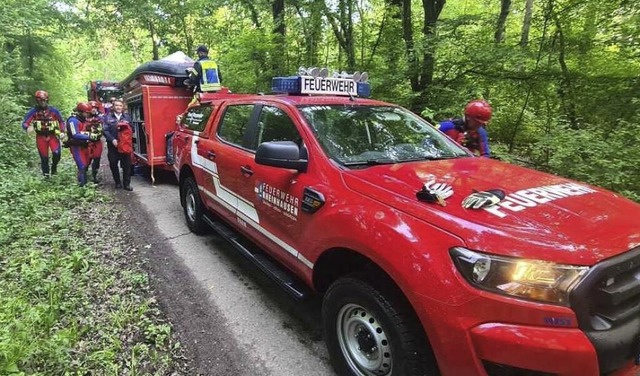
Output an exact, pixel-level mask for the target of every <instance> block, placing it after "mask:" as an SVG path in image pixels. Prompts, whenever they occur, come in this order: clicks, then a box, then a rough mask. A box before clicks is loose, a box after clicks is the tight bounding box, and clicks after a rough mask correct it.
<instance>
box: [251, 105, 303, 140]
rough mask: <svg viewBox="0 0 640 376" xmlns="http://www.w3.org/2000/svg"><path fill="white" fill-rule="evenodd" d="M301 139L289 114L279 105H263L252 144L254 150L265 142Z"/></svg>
mask: <svg viewBox="0 0 640 376" xmlns="http://www.w3.org/2000/svg"><path fill="white" fill-rule="evenodd" d="M300 140H301V138H300V134H299V133H298V130H297V129H296V126H295V124H294V123H293V120H291V118H290V117H289V115H287V114H286V113H285V112H284V111H282V110H281V109H279V108H277V107H273V106H264V107H262V111H261V112H260V118H259V119H258V129H257V132H256V139H255V141H254V143H253V145H251V148H252V149H253V150H256V149H257V148H258V146H259V145H260V144H261V143H263V142H269V141H293V142H295V143H300Z"/></svg>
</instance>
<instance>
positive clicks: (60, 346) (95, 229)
mask: <svg viewBox="0 0 640 376" xmlns="http://www.w3.org/2000/svg"><path fill="white" fill-rule="evenodd" d="M2 100H3V99H2V98H0V101H2ZM18 109H19V107H18V106H14V103H13V102H11V101H8V100H6V98H5V100H4V102H0V127H1V128H2V133H3V137H2V138H0V150H2V153H1V154H0V174H1V175H0V176H1V179H0V375H62V374H74V375H75V374H77V375H85V374H92V375H101V374H102V375H116V374H117V375H166V374H188V373H189V372H188V371H187V370H186V366H185V364H186V363H185V361H184V359H183V358H182V355H181V353H182V349H181V348H180V343H179V342H177V341H176V340H175V339H174V338H173V333H172V328H171V325H170V324H169V323H168V322H167V321H166V320H165V319H164V318H163V316H162V314H161V311H160V310H159V308H158V306H157V304H156V302H155V299H154V297H153V294H152V292H151V291H150V290H149V279H148V275H147V273H146V272H145V270H144V268H143V264H142V263H143V258H142V257H141V256H140V253H141V252H142V251H143V249H141V247H139V246H138V245H136V244H135V243H132V240H131V238H130V237H129V236H128V231H129V230H130V229H129V228H128V225H127V223H126V218H125V217H124V215H123V213H121V212H119V211H118V209H117V206H116V205H113V202H112V201H111V198H110V197H108V196H107V195H106V194H104V193H101V191H99V190H97V189H96V188H94V187H93V186H89V187H85V188H80V187H78V186H77V185H76V184H75V166H74V165H72V161H71V157H70V155H69V154H68V153H67V152H66V151H65V153H63V163H62V166H61V167H62V168H61V171H60V172H59V174H58V175H57V176H53V177H51V178H50V179H47V180H45V179H44V178H43V177H42V176H41V174H40V171H39V164H38V162H39V159H38V156H37V153H36V151H35V147H34V146H35V145H34V143H35V142H34V140H33V138H31V137H29V136H27V135H26V134H24V132H22V131H21V130H20V128H19V124H20V123H19V120H18V112H17V110H18Z"/></svg>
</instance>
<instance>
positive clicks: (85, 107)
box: [76, 102, 92, 113]
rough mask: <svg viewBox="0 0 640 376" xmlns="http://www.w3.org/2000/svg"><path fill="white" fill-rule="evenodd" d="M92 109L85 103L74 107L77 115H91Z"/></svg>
mask: <svg viewBox="0 0 640 376" xmlns="http://www.w3.org/2000/svg"><path fill="white" fill-rule="evenodd" d="M91 110H92V107H91V105H90V104H89V103H87V102H80V103H78V104H77V105H76V111H78V113H91Z"/></svg>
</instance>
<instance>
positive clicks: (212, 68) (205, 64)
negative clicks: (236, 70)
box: [200, 60, 222, 91]
mask: <svg viewBox="0 0 640 376" xmlns="http://www.w3.org/2000/svg"><path fill="white" fill-rule="evenodd" d="M200 66H201V67H202V77H200V90H202V91H217V90H220V89H221V88H222V86H221V85H220V78H219V77H218V64H216V63H215V62H214V61H213V60H200Z"/></svg>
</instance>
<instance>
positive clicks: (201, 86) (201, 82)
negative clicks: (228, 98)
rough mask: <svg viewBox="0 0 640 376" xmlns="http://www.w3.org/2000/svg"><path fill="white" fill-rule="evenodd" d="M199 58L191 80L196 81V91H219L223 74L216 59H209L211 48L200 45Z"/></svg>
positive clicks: (194, 66)
mask: <svg viewBox="0 0 640 376" xmlns="http://www.w3.org/2000/svg"><path fill="white" fill-rule="evenodd" d="M196 53H197V54H198V60H197V61H196V62H195V63H194V64H193V71H190V73H191V82H194V83H195V92H197V93H202V92H209V91H219V90H220V89H221V88H222V86H221V82H222V74H221V73H220V69H219V68H218V64H216V62H215V61H213V60H211V59H209V49H208V48H207V46H205V45H200V46H198V48H197V49H196Z"/></svg>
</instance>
